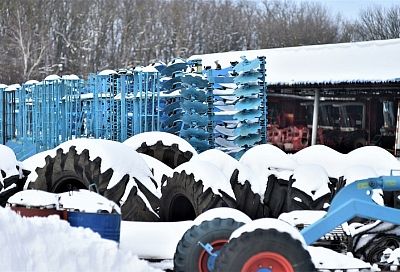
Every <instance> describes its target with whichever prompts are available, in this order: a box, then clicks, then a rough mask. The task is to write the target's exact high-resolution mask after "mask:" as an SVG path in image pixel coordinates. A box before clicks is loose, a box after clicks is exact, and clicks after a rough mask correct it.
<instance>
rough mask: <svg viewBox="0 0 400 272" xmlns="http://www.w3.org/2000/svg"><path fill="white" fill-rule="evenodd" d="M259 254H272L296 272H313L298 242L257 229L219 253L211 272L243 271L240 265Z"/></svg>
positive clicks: (306, 254)
mask: <svg viewBox="0 0 400 272" xmlns="http://www.w3.org/2000/svg"><path fill="white" fill-rule="evenodd" d="M261 252H272V253H276V254H279V255H281V256H283V257H284V258H285V259H286V260H287V261H288V262H289V263H290V265H291V266H292V267H293V270H294V271H296V272H305V271H307V272H308V271H316V269H315V266H314V264H313V262H312V261H311V256H310V253H309V252H308V251H307V250H305V249H304V248H303V246H302V244H301V242H300V241H298V240H295V239H293V238H292V236H291V235H290V234H288V233H283V232H279V231H277V230H276V229H267V230H265V229H256V230H254V231H252V232H246V233H243V234H242V235H241V236H239V237H238V238H234V239H232V240H230V241H229V243H227V244H226V245H225V246H224V247H223V248H222V249H221V252H220V255H219V256H218V258H217V260H216V262H215V270H214V271H216V272H218V271H221V272H226V271H230V272H235V271H238V272H239V271H242V267H243V265H244V264H245V263H246V262H247V261H248V260H249V259H250V258H251V257H253V256H254V255H256V254H258V253H261ZM246 272H253V271H246Z"/></svg>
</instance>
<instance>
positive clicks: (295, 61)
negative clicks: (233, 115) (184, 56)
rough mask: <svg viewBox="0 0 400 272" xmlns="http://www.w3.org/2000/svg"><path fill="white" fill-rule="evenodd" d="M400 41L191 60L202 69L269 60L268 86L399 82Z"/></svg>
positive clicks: (270, 50) (302, 48)
mask: <svg viewBox="0 0 400 272" xmlns="http://www.w3.org/2000/svg"><path fill="white" fill-rule="evenodd" d="M398 52H400V39H392V40H380V41H366V42H353V43H340V44H327V45H311V46H300V47H287V48H273V49H262V50H249V51H234V52H224V53H215V54H205V55H194V56H191V57H190V58H189V60H192V59H202V65H203V66H211V67H212V68H215V64H214V61H215V60H218V61H219V63H220V64H221V66H222V67H228V66H230V62H231V61H240V57H241V56H246V57H247V59H249V60H252V59H255V58H256V57H258V56H265V57H266V62H267V64H266V69H267V72H266V74H267V82H268V84H272V85H273V84H284V85H292V84H309V83H344V82H345V83H350V82H351V83H354V82H359V83H361V82H388V81H400V66H399V62H400V54H399V53H398Z"/></svg>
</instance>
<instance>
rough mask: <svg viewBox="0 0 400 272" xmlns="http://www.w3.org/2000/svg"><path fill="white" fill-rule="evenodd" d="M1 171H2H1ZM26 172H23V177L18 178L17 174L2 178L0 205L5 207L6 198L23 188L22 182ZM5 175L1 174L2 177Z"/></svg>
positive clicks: (23, 182)
mask: <svg viewBox="0 0 400 272" xmlns="http://www.w3.org/2000/svg"><path fill="white" fill-rule="evenodd" d="M2 173H3V171H2ZM27 175H28V173H26V172H25V173H24V177H23V178H20V177H19V175H14V176H10V177H6V178H5V179H4V180H3V184H4V186H3V185H2V184H1V183H0V206H1V207H5V206H6V204H7V201H8V199H9V198H10V197H11V196H13V195H14V194H16V193H18V192H20V191H22V190H23V188H24V184H25V181H26V176H27ZM4 177H5V175H4V176H3V178H4Z"/></svg>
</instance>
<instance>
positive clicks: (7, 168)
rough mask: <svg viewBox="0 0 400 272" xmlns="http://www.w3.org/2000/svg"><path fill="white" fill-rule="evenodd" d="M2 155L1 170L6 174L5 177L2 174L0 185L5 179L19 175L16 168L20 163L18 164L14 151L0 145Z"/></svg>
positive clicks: (0, 157) (0, 159)
mask: <svg viewBox="0 0 400 272" xmlns="http://www.w3.org/2000/svg"><path fill="white" fill-rule="evenodd" d="M0 154H1V155H0V170H3V171H4V172H5V173H6V176H5V177H3V176H2V175H1V174H0V183H1V184H2V183H3V180H4V178H8V177H11V176H14V175H18V174H19V172H18V170H17V168H16V166H17V165H18V164H19V163H18V162H17V158H16V156H15V154H14V151H13V150H12V149H11V148H9V147H8V146H5V145H1V144H0Z"/></svg>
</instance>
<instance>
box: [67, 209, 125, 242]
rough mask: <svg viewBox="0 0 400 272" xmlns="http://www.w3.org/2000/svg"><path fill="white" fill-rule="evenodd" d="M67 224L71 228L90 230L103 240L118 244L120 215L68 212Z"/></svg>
mask: <svg viewBox="0 0 400 272" xmlns="http://www.w3.org/2000/svg"><path fill="white" fill-rule="evenodd" d="M67 220H68V222H69V224H70V225H71V226H73V227H84V228H90V229H92V230H93V231H95V232H97V233H99V234H100V236H101V237H102V238H104V239H109V240H113V241H116V242H117V243H119V237H120V233H121V215H120V214H118V213H85V212H72V211H71V212H68V219H67Z"/></svg>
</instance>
